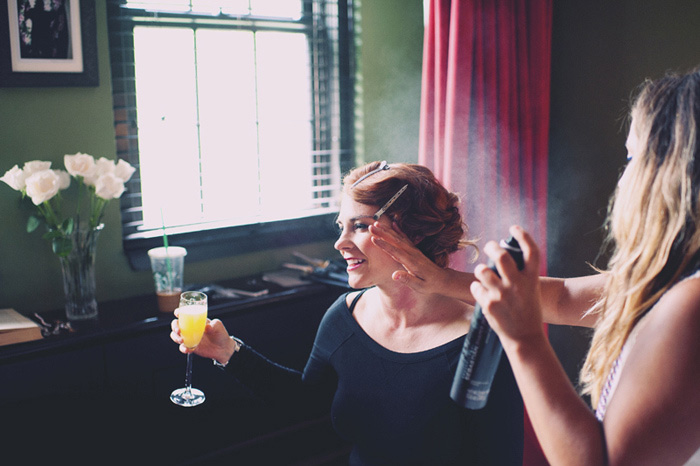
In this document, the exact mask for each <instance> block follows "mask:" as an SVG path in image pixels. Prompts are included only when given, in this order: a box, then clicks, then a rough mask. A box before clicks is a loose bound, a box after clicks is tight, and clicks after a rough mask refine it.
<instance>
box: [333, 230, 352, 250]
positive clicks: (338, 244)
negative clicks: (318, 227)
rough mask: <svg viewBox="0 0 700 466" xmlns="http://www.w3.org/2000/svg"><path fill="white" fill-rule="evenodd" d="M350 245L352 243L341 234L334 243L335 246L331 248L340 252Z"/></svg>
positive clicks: (345, 235) (344, 234)
mask: <svg viewBox="0 0 700 466" xmlns="http://www.w3.org/2000/svg"><path fill="white" fill-rule="evenodd" d="M351 245H352V241H350V239H349V238H348V235H347V234H346V233H345V232H341V233H340V236H339V237H338V239H337V240H336V241H335V244H334V245H333V247H334V248H335V249H336V250H338V251H340V250H342V249H347V248H349V247H350V246H351Z"/></svg>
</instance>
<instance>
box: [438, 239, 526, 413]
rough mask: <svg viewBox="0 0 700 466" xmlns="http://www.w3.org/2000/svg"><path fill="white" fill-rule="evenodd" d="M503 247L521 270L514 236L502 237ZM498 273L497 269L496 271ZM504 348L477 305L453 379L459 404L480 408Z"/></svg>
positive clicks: (521, 260) (492, 267)
mask: <svg viewBox="0 0 700 466" xmlns="http://www.w3.org/2000/svg"><path fill="white" fill-rule="evenodd" d="M500 246H501V247H502V248H504V249H505V250H506V251H508V252H509V253H510V255H511V256H512V257H513V259H515V263H516V264H517V266H518V269H519V270H522V269H523V266H524V261H523V252H522V251H521V250H520V245H519V244H518V242H517V241H516V239H515V238H513V237H512V236H511V237H510V238H508V239H507V240H501V242H500ZM489 267H490V268H491V270H493V271H494V272H496V266H495V265H494V264H493V262H491V261H489ZM496 274H498V272H496ZM501 353H503V347H502V346H501V342H500V340H499V339H498V335H496V332H494V331H493V329H491V326H490V325H489V323H488V322H487V321H486V317H484V315H483V313H482V312H481V306H479V304H478V303H477V304H476V307H475V308H474V315H473V316H472V322H471V325H470V327H469V333H468V334H467V337H466V338H465V339H464V347H463V348H462V354H461V355H460V357H459V362H458V363H457V371H456V373H455V377H454V380H453V381H452V390H451V391H450V397H451V398H452V399H453V400H454V401H455V402H457V403H458V404H459V405H461V406H463V407H465V408H469V409H481V408H483V407H484V406H486V401H487V400H488V397H489V392H490V391H491V383H492V382H493V377H494V376H495V375H496V369H498V364H499V362H500V361H501Z"/></svg>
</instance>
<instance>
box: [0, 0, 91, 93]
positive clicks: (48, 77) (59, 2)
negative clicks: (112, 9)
mask: <svg viewBox="0 0 700 466" xmlns="http://www.w3.org/2000/svg"><path fill="white" fill-rule="evenodd" d="M3 4H4V5H3ZM96 32H97V31H96V25H95V0H4V1H0V86H1V87H57V86H97V85H99V76H98V71H97V37H96Z"/></svg>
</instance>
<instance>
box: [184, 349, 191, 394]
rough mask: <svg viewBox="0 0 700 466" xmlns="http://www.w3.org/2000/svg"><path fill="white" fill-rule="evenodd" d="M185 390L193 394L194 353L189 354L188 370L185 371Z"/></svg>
mask: <svg viewBox="0 0 700 466" xmlns="http://www.w3.org/2000/svg"><path fill="white" fill-rule="evenodd" d="M185 390H186V391H187V394H188V395H189V394H190V393H191V392H192V353H187V369H186V370H185Z"/></svg>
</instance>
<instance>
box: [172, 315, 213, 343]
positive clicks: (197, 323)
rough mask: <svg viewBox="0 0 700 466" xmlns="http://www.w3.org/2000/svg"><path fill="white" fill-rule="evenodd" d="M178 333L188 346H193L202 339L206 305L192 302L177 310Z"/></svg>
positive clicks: (205, 320)
mask: <svg viewBox="0 0 700 466" xmlns="http://www.w3.org/2000/svg"><path fill="white" fill-rule="evenodd" d="M178 314H179V315H178V322H179V324H180V334H181V335H182V339H183V340H184V344H185V346H186V347H188V348H195V347H196V346H197V345H198V344H199V342H200V341H201V340H202V335H203V334H204V327H205V326H206V324H207V306H206V305H201V304H193V305H189V306H184V307H181V308H180V309H179V310H178Z"/></svg>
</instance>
